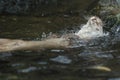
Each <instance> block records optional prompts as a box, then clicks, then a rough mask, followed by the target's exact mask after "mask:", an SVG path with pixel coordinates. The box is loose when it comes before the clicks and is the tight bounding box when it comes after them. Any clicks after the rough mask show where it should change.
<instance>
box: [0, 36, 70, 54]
mask: <svg viewBox="0 0 120 80" xmlns="http://www.w3.org/2000/svg"><path fill="white" fill-rule="evenodd" d="M69 43H70V41H69V40H67V39H65V38H53V39H46V40H43V41H25V40H12V39H0V52H9V51H21V50H42V49H52V48H54V49H57V48H59V49H63V48H67V47H68V46H69Z"/></svg>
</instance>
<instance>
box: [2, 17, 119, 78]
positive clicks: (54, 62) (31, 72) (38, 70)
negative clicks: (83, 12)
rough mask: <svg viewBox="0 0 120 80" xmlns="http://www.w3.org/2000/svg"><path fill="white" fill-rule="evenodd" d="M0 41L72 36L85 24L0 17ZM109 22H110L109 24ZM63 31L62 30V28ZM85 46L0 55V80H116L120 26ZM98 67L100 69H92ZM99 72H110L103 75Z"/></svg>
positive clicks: (79, 43)
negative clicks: (70, 33) (42, 36)
mask: <svg viewBox="0 0 120 80" xmlns="http://www.w3.org/2000/svg"><path fill="white" fill-rule="evenodd" d="M0 17H1V18H0V33H1V34H0V37H2V38H19V39H27V40H34V39H35V40H39V39H41V35H42V33H43V32H45V33H46V34H49V33H50V32H53V33H56V34H60V35H62V34H64V32H65V31H66V33H67V30H69V31H73V32H75V31H76V30H78V29H79V27H78V26H79V25H80V24H83V23H85V22H86V20H85V19H84V18H83V17H81V16H69V17H58V16H50V17H49V16H48V17H33V16H31V17H28V16H27V17H26V16H0ZM111 22H112V21H111ZM65 27H66V28H65ZM108 31H109V33H110V34H109V35H107V36H104V37H100V38H98V39H94V40H91V41H89V42H85V41H76V40H75V42H74V43H77V44H74V45H72V46H71V48H70V49H67V50H55V49H53V50H46V51H41V52H34V51H19V52H8V53H0V63H1V65H0V79H1V80H28V79H29V80H40V79H41V80H56V79H60V80H119V79H120V78H119V77H120V68H119V67H120V50H119V49H120V26H119V24H117V25H114V26H112V29H111V28H109V30H108ZM95 66H99V68H100V66H102V67H101V69H97V68H98V67H96V68H94V67H95ZM102 68H106V69H110V70H111V71H105V69H104V70H103V69H102Z"/></svg>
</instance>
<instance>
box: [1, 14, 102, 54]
mask: <svg viewBox="0 0 120 80" xmlns="http://www.w3.org/2000/svg"><path fill="white" fill-rule="evenodd" d="M102 35H103V23H102V20H101V19H100V18H98V17H96V16H93V17H91V18H90V19H89V20H88V22H87V24H86V25H84V26H83V27H82V28H81V30H79V31H78V32H77V33H74V34H69V35H64V36H62V37H59V38H57V37H56V36H53V38H48V39H46V40H41V41H25V40H14V39H0V52H8V51H16V50H40V49H52V48H68V47H69V46H71V42H72V41H71V40H70V38H71V37H74V38H80V39H83V40H86V39H93V38H96V37H100V36H102ZM75 36H76V37H75Z"/></svg>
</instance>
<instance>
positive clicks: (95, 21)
mask: <svg viewBox="0 0 120 80" xmlns="http://www.w3.org/2000/svg"><path fill="white" fill-rule="evenodd" d="M87 24H88V25H89V26H91V27H93V28H95V27H96V28H99V27H103V22H102V20H101V19H100V18H99V17H96V16H93V17H91V18H90V19H89V20H88V22H87Z"/></svg>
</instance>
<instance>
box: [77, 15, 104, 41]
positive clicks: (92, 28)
mask: <svg viewBox="0 0 120 80" xmlns="http://www.w3.org/2000/svg"><path fill="white" fill-rule="evenodd" d="M75 35H76V36H78V37H79V38H80V39H93V38H96V37H100V36H103V22H102V20H101V19H100V18H99V17H97V16H93V17H91V18H90V19H89V20H88V22H87V23H86V24H85V25H84V26H83V27H82V28H81V29H80V30H79V31H78V32H77V33H75Z"/></svg>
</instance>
